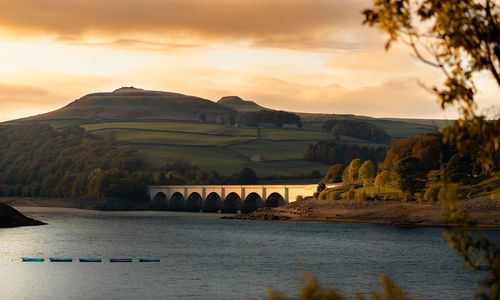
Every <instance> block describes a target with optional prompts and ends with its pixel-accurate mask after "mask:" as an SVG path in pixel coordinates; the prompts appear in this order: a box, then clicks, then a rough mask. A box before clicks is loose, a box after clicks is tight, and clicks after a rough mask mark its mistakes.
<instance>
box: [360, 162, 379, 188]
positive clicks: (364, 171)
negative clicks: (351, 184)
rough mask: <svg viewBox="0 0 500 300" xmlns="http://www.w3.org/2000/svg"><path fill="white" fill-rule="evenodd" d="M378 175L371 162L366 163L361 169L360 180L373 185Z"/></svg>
mask: <svg viewBox="0 0 500 300" xmlns="http://www.w3.org/2000/svg"><path fill="white" fill-rule="evenodd" d="M376 174H377V170H376V168H375V165H374V164H373V162H372V161H371V160H367V161H365V162H364V163H363V164H362V165H361V167H360V168H359V179H361V180H362V181H363V183H364V184H371V183H372V182H373V179H374V178H375V175H376Z"/></svg>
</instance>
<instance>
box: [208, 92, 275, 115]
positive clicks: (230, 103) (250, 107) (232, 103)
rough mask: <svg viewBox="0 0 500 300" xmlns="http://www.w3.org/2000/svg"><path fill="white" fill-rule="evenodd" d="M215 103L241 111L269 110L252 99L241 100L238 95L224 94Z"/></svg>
mask: <svg viewBox="0 0 500 300" xmlns="http://www.w3.org/2000/svg"><path fill="white" fill-rule="evenodd" d="M217 103H218V104H220V105H224V106H226V107H230V108H233V109H235V110H237V111H241V112H251V111H259V110H269V109H267V108H265V107H263V106H260V105H258V104H257V103H255V102H253V101H249V100H243V99H241V98H240V97H238V96H225V97H222V98H220V100H219V101H217Z"/></svg>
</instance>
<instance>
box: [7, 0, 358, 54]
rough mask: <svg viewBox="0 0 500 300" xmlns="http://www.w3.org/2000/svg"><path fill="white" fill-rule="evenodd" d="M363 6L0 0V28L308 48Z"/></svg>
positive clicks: (311, 0) (237, 0) (300, 0)
mask: <svg viewBox="0 0 500 300" xmlns="http://www.w3.org/2000/svg"><path fill="white" fill-rule="evenodd" d="M366 4H367V3H366V1H363V0H353V1H343V0H334V1H333V0H273V1H269V0H214V1H208V0H168V1H158V0H135V1H123V0H100V1H96V0H72V1H67V0H16V1H11V0H0V28H3V29H4V30H7V31H9V32H11V33H12V32H14V33H15V34H17V35H31V34H52V35H55V36H64V37H71V38H82V37H88V36H89V35H90V36H92V35H94V34H97V35H103V36H106V37H114V38H116V37H117V38H118V40H123V39H127V38H130V37H131V36H133V37H134V38H133V39H135V37H136V36H137V35H139V36H141V37H151V36H152V37H163V38H167V39H170V40H186V39H187V38H193V39H195V40H196V39H200V38H202V39H237V40H249V41H255V42H256V43H259V44H270V45H272V46H276V45H277V46H280V47H281V46H284V45H286V44H287V42H288V41H289V42H291V43H294V44H301V41H302V42H304V45H306V46H307V45H310V44H315V43H318V42H321V41H322V40H323V39H324V35H323V34H322V33H325V34H326V33H328V34H329V35H330V36H331V34H332V33H333V34H334V33H335V32H338V31H339V30H343V29H346V28H350V27H353V26H358V27H359V26H360V24H361V20H362V16H361V13H360V11H361V10H362V8H363V7H364V6H366ZM141 39H142V38H141ZM297 39H298V40H297ZM311 39H313V41H311ZM330 43H331V41H330Z"/></svg>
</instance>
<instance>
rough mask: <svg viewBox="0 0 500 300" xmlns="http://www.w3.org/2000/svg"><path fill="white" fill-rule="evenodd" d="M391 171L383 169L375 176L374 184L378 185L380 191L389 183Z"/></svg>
mask: <svg viewBox="0 0 500 300" xmlns="http://www.w3.org/2000/svg"><path fill="white" fill-rule="evenodd" d="M389 178H390V177H389V173H388V172H387V171H382V172H380V173H378V174H377V177H375V182H374V184H375V185H376V186H377V187H378V192H379V193H380V188H382V189H383V190H385V185H386V184H387V183H389Z"/></svg>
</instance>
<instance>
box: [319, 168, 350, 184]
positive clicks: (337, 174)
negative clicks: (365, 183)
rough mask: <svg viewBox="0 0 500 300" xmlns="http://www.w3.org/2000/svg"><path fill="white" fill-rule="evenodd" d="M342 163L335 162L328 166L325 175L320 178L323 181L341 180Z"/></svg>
mask: <svg viewBox="0 0 500 300" xmlns="http://www.w3.org/2000/svg"><path fill="white" fill-rule="evenodd" d="M344 169H345V167H344V165H341V164H336V165H333V166H331V167H330V169H329V170H328V172H327V173H326V175H325V177H323V179H321V182H323V183H338V182H342V172H344Z"/></svg>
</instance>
